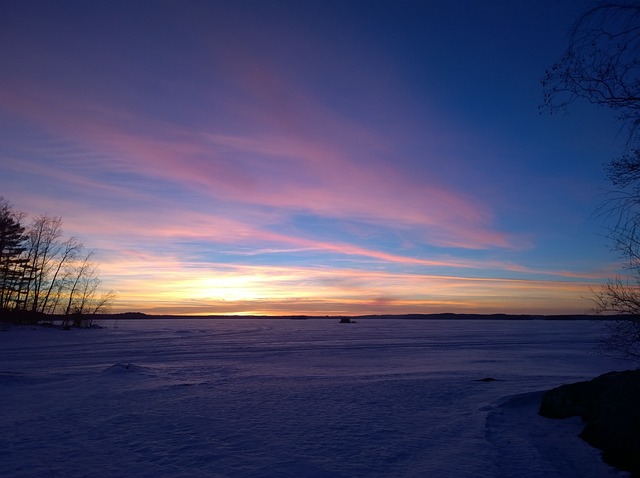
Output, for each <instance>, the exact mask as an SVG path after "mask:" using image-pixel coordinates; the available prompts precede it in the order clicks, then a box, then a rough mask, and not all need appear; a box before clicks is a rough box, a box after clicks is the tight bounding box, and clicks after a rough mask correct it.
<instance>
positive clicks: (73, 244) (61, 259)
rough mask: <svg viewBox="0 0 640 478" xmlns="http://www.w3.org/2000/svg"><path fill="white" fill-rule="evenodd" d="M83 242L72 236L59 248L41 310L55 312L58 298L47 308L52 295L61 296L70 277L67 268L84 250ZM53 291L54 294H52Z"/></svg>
mask: <svg viewBox="0 0 640 478" xmlns="http://www.w3.org/2000/svg"><path fill="white" fill-rule="evenodd" d="M82 247H83V246H82V243H81V242H80V241H79V240H78V239H77V238H75V237H71V238H69V239H67V240H66V241H65V242H63V243H62V244H61V247H59V248H58V254H57V255H56V256H57V257H56V263H55V265H54V268H53V269H52V274H51V277H50V279H49V288H48V289H47V291H46V294H45V296H44V298H43V300H42V303H41V305H40V311H41V312H43V313H47V312H50V313H53V312H55V310H56V306H57V304H58V300H55V301H54V303H53V307H51V308H47V306H48V305H49V304H50V302H49V301H50V300H51V299H52V297H56V294H55V293H56V292H57V297H58V298H59V297H60V294H61V293H62V290H63V288H64V284H65V283H66V278H67V277H68V275H69V274H68V272H67V273H65V269H66V268H67V267H68V265H69V264H70V263H72V262H73V261H74V260H75V259H76V258H77V256H78V254H80V252H81V251H82ZM52 293H53V294H54V295H53V296H52Z"/></svg>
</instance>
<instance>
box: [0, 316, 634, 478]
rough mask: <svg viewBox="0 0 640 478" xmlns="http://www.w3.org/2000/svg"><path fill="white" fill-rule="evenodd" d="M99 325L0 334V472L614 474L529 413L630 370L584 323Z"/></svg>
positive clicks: (566, 426) (572, 425) (596, 328)
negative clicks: (569, 387) (546, 400)
mask: <svg viewBox="0 0 640 478" xmlns="http://www.w3.org/2000/svg"><path fill="white" fill-rule="evenodd" d="M102 325H103V326H105V327H106V328H103V329H93V330H71V331H62V330H58V329H46V328H30V327H11V328H9V330H6V331H2V332H0V397H1V398H2V408H1V412H0V450H2V455H1V456H2V458H1V459H0V476H3V477H57V478H67V477H163V476H167V477H263V476H264V477H467V476H468V477H542V476H544V477H554V476H556V477H560V476H561V477H583V478H584V477H610V476H626V475H625V474H624V473H620V472H617V471H616V470H614V469H612V468H609V467H608V466H607V465H605V464H603V463H602V462H601V461H600V458H599V452H598V450H595V449H593V448H591V447H589V446H588V445H586V444H585V443H583V442H582V441H581V440H580V439H579V438H577V437H576V434H577V433H578V432H579V431H580V429H581V426H580V421H579V419H568V420H559V421H558V420H549V419H545V418H542V417H538V416H537V408H538V401H539V397H540V395H541V391H543V390H546V389H548V388H551V387H554V386H557V385H560V384H563V383H569V382H574V381H578V380H584V379H589V378H592V377H594V376H596V375H598V374H600V373H603V372H607V371H610V370H616V369H617V370H621V369H625V368H630V366H629V365H628V364H625V363H620V362H614V361H612V360H610V359H605V358H603V357H601V356H598V355H594V354H593V350H592V349H593V345H594V343H595V341H596V339H597V337H598V336H599V335H600V334H601V325H600V324H599V323H597V322H590V321H574V322H570V321H562V322H551V321H542V320H536V321H497V320H487V321H484V320H482V321H462V320H450V321H432V320H401V319H368V320H361V321H359V322H358V323H357V324H338V323H337V321H336V320H332V319H311V320H284V319H215V320H206V319H181V320H138V321H135V320H128V321H124V320H122V321H118V322H115V323H114V322H109V323H106V322H105V323H103V324H102ZM485 377H493V378H496V379H498V380H497V381H479V379H483V378H485Z"/></svg>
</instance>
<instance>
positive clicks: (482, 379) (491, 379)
mask: <svg viewBox="0 0 640 478" xmlns="http://www.w3.org/2000/svg"><path fill="white" fill-rule="evenodd" d="M501 381H502V380H500V379H497V378H493V377H485V378H477V379H475V380H474V382H501Z"/></svg>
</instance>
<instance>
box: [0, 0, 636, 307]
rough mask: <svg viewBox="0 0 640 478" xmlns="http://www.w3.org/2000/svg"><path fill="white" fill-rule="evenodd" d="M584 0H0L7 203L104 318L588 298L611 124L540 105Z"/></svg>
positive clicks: (573, 303) (608, 267)
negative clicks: (86, 278)
mask: <svg viewBox="0 0 640 478" xmlns="http://www.w3.org/2000/svg"><path fill="white" fill-rule="evenodd" d="M589 5H591V2H590V1H584V2H581V1H576V0H541V1H535V2H532V1H518V0H515V1H514V0H504V1H486V2H478V1H476V0H462V1H457V2H446V1H430V0H423V1H417V0H415V1H409V0H407V1H402V0H398V1H393V0H389V1H374V0H372V1H364V0H363V1H349V0H340V1H333V0H331V1H328V0H319V1H311V0H297V1H280V0H272V1H271V0H261V1H243V0H236V1H231V0H229V1H205V0H157V1H152V0H144V1H143V0H140V1H138V0H128V1H77V2H71V1H64V0H57V1H31V0H3V1H2V2H0V64H1V65H2V70H1V73H0V196H4V197H5V199H7V200H9V201H10V202H11V203H12V204H13V205H14V206H15V208H16V209H17V210H19V211H24V212H26V213H28V214H29V215H31V216H33V215H36V214H42V213H47V214H49V215H53V216H61V217H62V218H63V221H64V231H65V235H66V236H71V235H75V236H78V237H79V238H80V239H81V240H82V241H83V242H84V244H85V245H86V246H87V247H89V248H94V249H95V250H96V256H95V258H96V261H97V262H98V263H99V264H100V273H99V275H100V277H101V279H102V280H103V287H104V288H105V289H114V290H116V291H117V294H118V299H117V301H116V302H115V303H114V307H113V311H114V312H124V311H142V312H147V313H172V314H232V313H233V314H268V315H275V314H310V315H335V314H338V315H340V314H345V315H346V314H348V315H357V314H371V313H378V314H387V313H398V314H404V313H434V312H478V313H497V312H504V313H584V312H588V311H589V309H590V307H591V302H590V299H589V297H590V295H591V292H590V289H591V288H594V287H597V286H598V284H599V283H602V282H603V281H604V280H605V279H606V278H607V277H610V276H611V275H612V274H615V272H616V271H617V270H618V268H619V264H618V260H617V258H616V257H615V256H614V255H612V253H611V252H610V251H609V248H608V246H607V240H606V238H605V237H604V234H605V230H604V228H603V218H602V217H601V216H600V215H598V213H597V209H598V206H599V205H600V204H601V203H602V202H603V201H604V200H605V199H606V197H607V193H606V191H607V189H608V188H609V184H608V182H607V181H606V175H605V170H604V167H603V166H604V164H605V163H606V162H607V161H608V160H609V159H611V158H612V157H613V156H615V155H616V153H618V152H619V151H620V145H621V143H622V142H623V140H624V138H622V137H621V136H622V135H621V133H620V130H619V125H618V124H617V123H616V122H615V120H614V118H613V116H612V115H611V114H610V113H609V112H607V111H605V110H602V109H598V108H596V107H593V106H590V105H585V104H577V105H575V106H574V107H573V108H571V109H570V110H569V112H568V114H566V115H562V114H559V115H548V114H540V113H539V111H538V106H539V104H540V103H541V101H542V87H541V85H540V80H541V78H542V76H543V75H544V71H545V69H546V68H548V67H549V66H550V65H551V64H552V63H553V62H554V61H556V60H557V59H559V57H560V55H561V53H562V51H563V49H564V47H565V46H566V44H567V36H566V34H567V30H568V28H569V27H570V25H571V24H572V22H573V21H574V20H575V19H576V18H577V17H578V15H579V14H580V13H582V12H583V11H584V10H585V9H586V8H587V7H588V6H589Z"/></svg>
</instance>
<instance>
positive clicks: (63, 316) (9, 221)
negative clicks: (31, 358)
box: [0, 196, 115, 327]
mask: <svg viewBox="0 0 640 478" xmlns="http://www.w3.org/2000/svg"><path fill="white" fill-rule="evenodd" d="M25 219H26V218H25V215H24V214H23V213H19V212H16V211H15V210H14V208H13V206H12V205H11V204H10V203H9V202H7V201H6V200H5V199H4V198H2V197H1V196H0V318H1V319H3V320H9V321H14V322H21V323H35V322H40V321H43V320H49V321H52V320H54V319H59V320H61V322H62V325H63V326H69V325H72V324H73V325H74V326H78V327H80V326H90V325H91V324H92V316H93V315H94V314H96V313H98V312H101V311H103V310H104V309H105V308H106V307H107V306H108V305H109V304H110V303H111V302H112V301H113V300H114V298H115V293H114V292H113V291H110V292H107V293H101V292H100V291H99V286H100V279H99V278H98V277H97V265H96V264H95V263H94V262H93V261H92V257H93V251H92V250H86V249H85V248H84V246H83V244H82V243H81V242H80V241H79V240H78V239H77V238H76V237H70V238H67V239H64V238H63V231H62V218H60V217H53V216H48V215H46V214H45V215H40V216H36V217H34V218H33V219H32V220H31V221H30V222H29V223H28V224H26V225H25V222H24V221H25Z"/></svg>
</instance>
